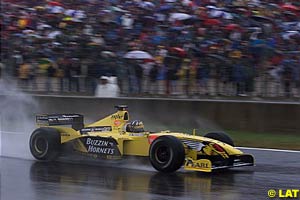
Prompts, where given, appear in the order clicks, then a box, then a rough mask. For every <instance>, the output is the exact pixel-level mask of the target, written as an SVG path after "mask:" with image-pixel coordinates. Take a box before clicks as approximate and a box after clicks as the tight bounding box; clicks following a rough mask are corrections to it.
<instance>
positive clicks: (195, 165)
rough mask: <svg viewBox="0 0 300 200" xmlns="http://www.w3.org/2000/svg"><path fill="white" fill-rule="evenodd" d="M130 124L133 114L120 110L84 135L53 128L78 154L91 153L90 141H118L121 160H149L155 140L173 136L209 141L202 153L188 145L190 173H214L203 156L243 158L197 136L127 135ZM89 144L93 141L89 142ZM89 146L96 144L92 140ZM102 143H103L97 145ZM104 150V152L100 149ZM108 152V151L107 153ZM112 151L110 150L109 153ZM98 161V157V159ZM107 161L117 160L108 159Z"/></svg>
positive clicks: (227, 147)
mask: <svg viewBox="0 0 300 200" xmlns="http://www.w3.org/2000/svg"><path fill="white" fill-rule="evenodd" d="M128 121H129V113H128V111H127V110H118V111H117V112H116V113H114V114H112V115H109V116H107V117H105V118H103V119H101V120H99V121H96V122H94V123H92V124H88V125H85V126H84V127H83V129H86V130H90V131H87V132H85V133H84V134H83V133H82V132H81V130H74V129H73V128H69V127H63V126H51V128H55V129H56V130H58V132H59V133H60V134H61V143H62V144H64V143H69V142H70V143H72V145H73V147H74V149H75V150H77V151H79V152H82V153H89V154H90V149H87V147H86V145H85V144H84V142H83V140H84V139H86V138H107V139H111V140H113V141H116V145H117V148H118V150H119V152H120V158H121V157H122V156H144V157H148V156H149V149H150V146H151V142H153V140H154V139H156V138H157V137H160V136H165V135H170V136H174V137H176V138H178V139H179V140H182V141H184V140H187V141H192V142H195V143H202V142H203V141H205V142H206V143H207V145H203V148H202V149H201V151H199V150H196V149H191V148H188V146H187V145H185V144H184V143H183V144H184V147H185V163H184V168H185V169H186V170H194V171H203V172H210V171H212V163H211V161H210V160H208V159H199V160H197V157H198V156H199V155H207V156H214V155H221V156H222V157H223V158H224V159H226V158H228V156H230V155H242V154H243V152H242V151H240V150H238V149H236V148H234V147H232V146H230V145H228V144H226V143H223V142H220V141H218V140H214V139H210V138H206V137H202V136H197V135H195V134H185V133H176V132H169V131H162V132H157V133H150V132H141V133H133V132H127V131H126V124H127V123H128ZM94 127H108V128H107V130H101V131H97V130H96V131H95V130H93V128H94ZM110 127H111V128H110ZM87 140H89V139H87ZM85 142H87V143H88V142H95V141H92V140H91V139H90V140H89V141H85ZM96 142H99V141H96ZM212 144H218V145H219V146H221V147H222V148H223V149H224V150H225V151H226V153H225V152H218V151H217V150H216V149H215V148H214V147H213V146H212ZM96 150H99V151H100V150H103V149H96ZM103 151H104V150H103ZM105 151H109V150H105ZM95 157H97V155H95ZM106 158H108V159H109V158H113V157H111V156H107V157H106Z"/></svg>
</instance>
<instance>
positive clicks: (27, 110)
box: [0, 79, 38, 158]
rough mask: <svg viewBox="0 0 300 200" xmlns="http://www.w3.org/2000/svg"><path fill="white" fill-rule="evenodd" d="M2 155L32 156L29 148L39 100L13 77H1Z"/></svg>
mask: <svg viewBox="0 0 300 200" xmlns="http://www.w3.org/2000/svg"><path fill="white" fill-rule="evenodd" d="M0 99H1V100H0V110H1V112H0V156H8V157H18V158H32V157H31V156H30V152H29V150H28V141H29V136H30V135H29V134H28V133H30V131H31V130H32V129H33V128H34V127H35V124H34V120H33V119H34V115H35V113H36V112H37V110H38V104H37V102H36V101H35V100H34V99H33V97H31V96H30V95H28V94H26V93H24V92H22V91H20V90H19V89H18V87H17V83H16V82H15V81H13V80H11V79H0Z"/></svg>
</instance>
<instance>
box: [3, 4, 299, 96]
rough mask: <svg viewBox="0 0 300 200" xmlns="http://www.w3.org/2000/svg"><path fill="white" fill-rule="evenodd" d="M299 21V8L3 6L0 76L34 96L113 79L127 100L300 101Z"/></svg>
mask: <svg viewBox="0 0 300 200" xmlns="http://www.w3.org/2000/svg"><path fill="white" fill-rule="evenodd" d="M299 19H300V2H299V1H297V0H294V1H293V0H148V1H142V0H134V1H125V0H55V1H51V0H31V1H28V0H2V1H1V14H0V23H1V70H0V72H1V71H2V72H1V73H0V74H2V76H3V74H4V73H5V74H6V75H8V76H11V77H16V78H17V79H18V81H19V86H20V87H23V88H25V89H28V88H30V89H31V90H34V91H50V92H51V91H60V92H70V91H72V92H86V93H87V94H94V93H95V90H96V88H97V84H98V79H99V78H100V77H101V76H108V77H109V76H115V77H117V85H118V88H120V95H144V94H150V95H197V94H200V95H258V96H259V95H263V96H268V95H269V96H280V95H285V96H288V97H289V96H297V95H300V54H299V50H300V49H299V47H300V20H299ZM134 50H136V51H137V50H138V51H142V52H146V53H147V55H149V57H147V58H146V57H141V58H138V57H136V58H126V56H125V55H126V53H127V52H131V51H134Z"/></svg>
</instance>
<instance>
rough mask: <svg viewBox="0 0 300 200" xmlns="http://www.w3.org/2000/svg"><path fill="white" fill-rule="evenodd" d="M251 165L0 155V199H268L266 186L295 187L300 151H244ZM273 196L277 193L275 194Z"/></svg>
mask: <svg viewBox="0 0 300 200" xmlns="http://www.w3.org/2000/svg"><path fill="white" fill-rule="evenodd" d="M243 151H244V152H247V153H252V154H253V155H254V156H255V158H256V166H255V167H244V168H236V169H231V170H227V171H219V172H215V173H210V174H207V173H198V172H186V171H183V170H180V171H178V172H177V173H174V174H169V175H165V174H160V173H157V172H156V171H155V170H154V169H152V167H151V166H150V165H147V164H141V163H136V162H135V161H129V163H119V164H120V165H118V163H114V164H112V163H105V164H103V163H101V164H99V163H97V164H96V163H83V162H82V161H74V160H73V161H70V160H68V161H60V162H56V163H52V164H49V163H41V162H36V161H34V160H25V159H20V158H8V157H0V167H1V169H0V172H1V179H0V180H1V182H0V184H1V193H0V194H1V196H0V197H1V198H0V199H1V200H15V199H22V200H47V199H49V200H50V199H51V200H53V199H62V200H68V199H70V200H71V199H72V200H74V199H89V200H93V199H98V200H99V199H101V200H102V199H130V200H131V199H142V200H144V199H145V200H148V199H149V200H150V199H151V200H156V199H157V200H161V199H197V200H202V199H209V200H210V199H213V200H215V199H220V200H225V199H226V200H227V199H228V200H235V199H247V200H249V199H269V197H268V193H267V192H268V190H270V189H275V190H276V191H278V190H279V189H283V190H284V189H300V152H273V151H261V150H243ZM275 199H276V198H275Z"/></svg>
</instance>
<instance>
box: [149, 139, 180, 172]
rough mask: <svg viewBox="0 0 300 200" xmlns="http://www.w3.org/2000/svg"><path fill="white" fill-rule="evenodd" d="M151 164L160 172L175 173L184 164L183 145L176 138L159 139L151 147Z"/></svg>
mask: <svg viewBox="0 0 300 200" xmlns="http://www.w3.org/2000/svg"><path fill="white" fill-rule="evenodd" d="M149 157H150V162H151V164H152V166H153V167H154V168H155V169H156V170H157V171H160V172H167V173H169V172H174V171H176V170H178V169H179V168H180V167H181V166H182V165H183V162H184V159H185V151H184V147H183V144H182V143H181V141H180V140H179V139H177V138H176V137H174V136H169V135H168V136H161V137H158V138H157V139H156V140H154V141H153V143H152V144H151V146H150V151H149Z"/></svg>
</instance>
